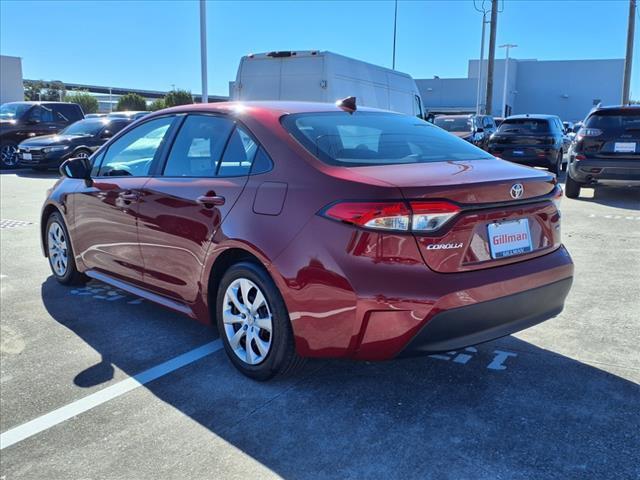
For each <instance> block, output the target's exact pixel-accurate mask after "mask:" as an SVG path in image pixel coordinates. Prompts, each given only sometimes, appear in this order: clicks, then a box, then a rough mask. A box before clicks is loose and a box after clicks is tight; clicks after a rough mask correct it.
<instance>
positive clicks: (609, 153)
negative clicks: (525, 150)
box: [565, 105, 640, 198]
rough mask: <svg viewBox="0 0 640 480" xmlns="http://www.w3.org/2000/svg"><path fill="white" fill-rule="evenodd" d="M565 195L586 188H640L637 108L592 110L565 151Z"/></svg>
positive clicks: (639, 113) (574, 194)
mask: <svg viewBox="0 0 640 480" xmlns="http://www.w3.org/2000/svg"><path fill="white" fill-rule="evenodd" d="M568 170H569V171H568V172H567V183H566V186H565V193H566V195H567V197H569V198H577V197H578V196H580V188H581V187H582V186H586V185H590V186H595V185H623V186H633V185H636V186H638V185H640V106H637V105H632V106H624V107H621V106H617V107H601V108H598V109H596V110H593V111H592V112H591V113H590V114H589V116H588V117H587V119H586V120H585V122H584V125H583V127H582V128H581V129H580V130H578V133H577V135H576V139H575V142H574V143H573V144H572V145H571V149H570V152H569V169H568Z"/></svg>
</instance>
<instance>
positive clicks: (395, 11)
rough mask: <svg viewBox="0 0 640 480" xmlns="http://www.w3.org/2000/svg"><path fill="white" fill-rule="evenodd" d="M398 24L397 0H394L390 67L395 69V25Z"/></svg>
mask: <svg viewBox="0 0 640 480" xmlns="http://www.w3.org/2000/svg"><path fill="white" fill-rule="evenodd" d="M397 25H398V0H396V2H395V9H394V12H393V60H392V61H391V69H392V70H395V69H396V27H397Z"/></svg>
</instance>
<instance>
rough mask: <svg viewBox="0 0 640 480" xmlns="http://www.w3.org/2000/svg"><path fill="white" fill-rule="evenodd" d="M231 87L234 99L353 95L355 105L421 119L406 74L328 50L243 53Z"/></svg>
mask: <svg viewBox="0 0 640 480" xmlns="http://www.w3.org/2000/svg"><path fill="white" fill-rule="evenodd" d="M231 90H232V91H231V96H232V98H233V99H234V100H296V101H309V102H335V101H336V100H339V99H342V98H345V97H349V96H354V97H356V98H357V101H358V105H360V106H366V107H374V108H382V109H385V110H392V111H396V112H400V113H404V114H407V115H415V116H418V117H420V118H424V109H423V107H422V99H421V98H420V92H419V91H418V87H417V86H416V82H415V81H414V80H413V78H412V77H411V75H408V74H406V73H402V72H398V71H395V70H391V69H389V68H384V67H380V66H378V65H373V64H370V63H366V62H362V61H360V60H356V59H354V58H349V57H345V56H342V55H338V54H336V53H332V52H320V51H315V50H309V51H284V52H270V53H258V54H252V55H246V56H244V57H242V59H241V60H240V66H239V67H238V73H237V76H236V81H235V83H234V84H233V86H232V88H231Z"/></svg>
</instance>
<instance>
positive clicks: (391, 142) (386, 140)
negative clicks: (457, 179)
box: [282, 112, 492, 167]
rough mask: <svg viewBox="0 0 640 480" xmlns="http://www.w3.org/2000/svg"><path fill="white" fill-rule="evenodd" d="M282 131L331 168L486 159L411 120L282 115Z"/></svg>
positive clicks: (383, 116) (356, 115) (327, 114)
mask: <svg viewBox="0 0 640 480" xmlns="http://www.w3.org/2000/svg"><path fill="white" fill-rule="evenodd" d="M282 124H283V126H284V127H285V128H286V129H287V130H288V131H289V132H290V133H291V134H292V135H293V136H294V137H295V138H296V139H297V140H298V141H299V142H300V143H302V144H303V145H304V146H305V148H306V149H307V150H309V152H311V153H312V154H314V155H316V156H317V157H318V158H319V159H320V160H322V161H323V162H325V163H328V164H331V165H340V166H347V167H356V166H368V165H397V164H403V163H427V162H442V161H450V160H478V159H490V158H492V157H491V155H489V154H488V153H486V152H485V151H483V150H481V149H479V148H477V147H474V146H473V145H471V144H470V143H469V142H466V141H464V140H461V139H459V138H457V137H455V136H453V135H449V134H448V133H446V132H443V131H442V130H441V129H439V128H437V127H435V126H433V125H432V124H430V123H428V122H425V121H423V120H420V119H416V118H414V117H410V116H406V115H399V114H393V113H378V112H355V113H353V114H350V113H347V112H322V113H304V114H296V115H287V116H285V117H284V118H283V120H282Z"/></svg>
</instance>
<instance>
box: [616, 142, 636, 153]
mask: <svg viewBox="0 0 640 480" xmlns="http://www.w3.org/2000/svg"><path fill="white" fill-rule="evenodd" d="M613 151H614V152H615V153H636V142H615V143H614V145H613Z"/></svg>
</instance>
